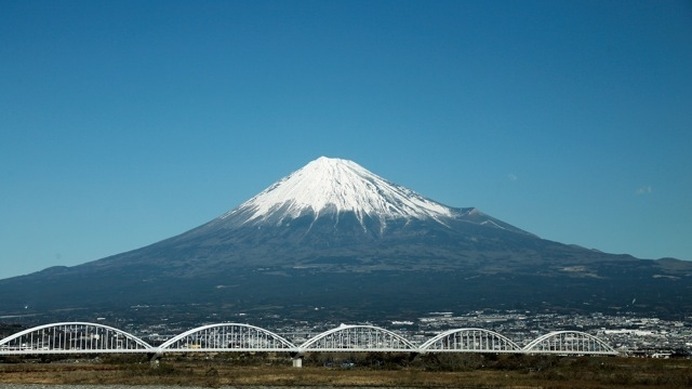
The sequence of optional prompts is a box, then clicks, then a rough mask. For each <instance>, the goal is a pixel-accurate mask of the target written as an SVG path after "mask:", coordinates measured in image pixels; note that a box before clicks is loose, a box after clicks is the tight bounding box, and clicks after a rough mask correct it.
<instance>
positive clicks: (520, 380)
mask: <svg viewBox="0 0 692 389" xmlns="http://www.w3.org/2000/svg"><path fill="white" fill-rule="evenodd" d="M0 362H1V363H0V385H2V384H70V385H74V384H79V385H96V384H98V385H106V384H118V385H123V384H124V385H176V386H204V387H220V386H292V387H295V386H313V387H314V386H332V387H334V386H343V387H455V388H525V389H528V388H556V389H559V388H577V387H578V388H585V389H588V388H617V387H621V388H667V389H670V388H688V387H691V386H692V360H687V359H682V360H657V359H635V358H617V357H610V358H608V357H603V358H601V357H553V356H512V355H499V356H497V355H423V356H417V357H415V358H413V357H412V356H409V355H396V354H394V355H382V354H358V355H347V354H344V355H333V354H332V355H327V354H322V355H316V354H313V355H308V356H306V358H305V360H304V367H303V368H302V369H298V368H293V367H291V361H290V359H289V358H288V357H286V356H273V355H233V356H230V357H229V356H227V355H217V356H213V355H179V356H167V357H166V358H165V359H163V360H161V361H160V362H159V363H158V364H155V365H152V364H151V363H150V362H149V361H148V360H147V359H146V358H145V357H142V356H138V357H134V356H128V357H123V356H120V357H114V356H102V357H100V358H93V357H88V356H85V358H84V359H81V358H80V359H76V358H70V359H64V357H62V358H58V357H48V358H43V359H41V360H28V359H19V358H14V359H12V358H5V359H3V360H1V361H0Z"/></svg>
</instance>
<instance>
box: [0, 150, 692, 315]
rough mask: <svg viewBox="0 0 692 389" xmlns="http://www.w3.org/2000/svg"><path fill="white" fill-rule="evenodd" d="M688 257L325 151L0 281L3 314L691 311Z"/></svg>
mask: <svg viewBox="0 0 692 389" xmlns="http://www.w3.org/2000/svg"><path fill="white" fill-rule="evenodd" d="M691 265H692V264H690V263H688V262H682V261H675V260H667V261H647V260H639V259H636V258H633V257H631V256H627V255H610V254H606V253H602V252H599V251H595V250H587V249H584V248H580V247H575V246H570V245H565V244H561V243H558V242H552V241H548V240H544V239H540V238H539V237H537V236H535V235H533V234H530V233H528V232H526V231H523V230H521V229H519V228H516V227H514V226H511V225H509V224H507V223H504V222H502V221H501V220H498V219H496V218H493V217H491V216H489V215H486V214H484V213H482V212H480V211H479V210H477V209H475V208H453V207H448V206H446V205H443V204H440V203H438V202H435V201H433V200H430V199H427V198H425V197H423V196H421V195H419V194H417V193H415V192H413V191H411V190H409V189H406V188H404V187H401V186H399V185H396V184H393V183H391V182H389V181H387V180H385V179H383V178H381V177H379V176H377V175H375V174H373V173H371V172H369V171H368V170H366V169H364V168H363V167H361V166H360V165H358V164H356V163H354V162H351V161H346V160H341V159H332V158H325V157H321V158H319V159H317V160H315V161H312V162H310V163H308V164H307V165H306V166H305V167H303V168H302V169H299V170H297V171H296V172H294V173H292V174H291V175H289V176H287V177H285V178H283V179H282V180H280V181H278V182H277V183H275V184H273V185H271V186H270V187H268V188H267V189H265V190H264V191H262V192H260V193H259V194H258V195H256V196H254V197H253V198H251V199H250V200H248V201H246V202H245V203H243V204H241V205H240V206H239V207H237V208H235V209H233V210H231V211H229V212H227V213H225V214H223V215H221V216H220V217H218V218H216V219H214V220H212V221H210V222H209V223H206V224H204V225H202V226H200V227H197V228H195V229H193V230H190V231H188V232H185V233H183V234H181V235H178V236H175V237H172V238H170V239H166V240H164V241H161V242H158V243H155V244H152V245H150V246H147V247H143V248H140V249H137V250H133V251H130V252H126V253H123V254H119V255H115V256H112V257H108V258H104V259H101V260H97V261H93V262H89V263H85V264H83V265H79V266H74V267H71V268H66V267H58V268H51V269H47V270H44V271H42V272H38V273H34V274H30V275H27V276H23V277H16V278H12V279H7V280H2V281H0V313H7V314H12V313H16V312H27V311H31V312H44V311H46V310H51V309H58V308H78V307H79V308H85V307H88V308H89V309H88V311H90V312H91V311H97V310H103V309H115V307H120V309H126V308H127V307H130V306H133V305H152V304H153V305H155V304H160V305H165V306H169V307H170V306H172V305H176V306H188V307H189V306H190V305H191V304H192V305H193V306H195V307H197V308H195V309H197V310H198V309H200V308H199V307H200V304H202V305H209V306H211V307H214V309H216V310H229V311H237V310H247V309H252V308H256V307H258V306H269V305H271V306H279V307H284V308H285V309H287V310H289V311H300V309H297V308H296V307H303V308H305V307H315V306H316V307H321V306H329V307H332V309H336V310H338V311H339V312H340V314H342V315H347V312H351V314H352V315H355V317H356V318H357V319H360V320H367V319H368V318H367V317H366V316H367V312H363V310H366V311H367V310H376V311H377V312H410V313H412V314H415V313H423V312H427V311H430V310H454V309H478V308H484V307H498V308H499V307H502V308H522V309H526V308H530V309H537V308H541V309H548V308H550V309H579V310H583V309H587V310H622V309H628V310H642V311H647V312H658V313H661V312H663V313H665V314H688V313H690V312H692V282H690V281H692V266H691ZM634 299H636V301H637V305H636V306H632V305H631V303H630V302H631V301H633V300H634ZM25 307H28V308H27V309H25ZM286 307H292V308H290V309H289V308H286ZM359 315H360V316H359Z"/></svg>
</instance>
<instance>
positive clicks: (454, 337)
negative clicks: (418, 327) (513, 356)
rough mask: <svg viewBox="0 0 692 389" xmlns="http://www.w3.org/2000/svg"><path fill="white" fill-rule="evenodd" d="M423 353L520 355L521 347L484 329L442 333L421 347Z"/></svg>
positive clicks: (455, 330) (456, 330)
mask: <svg viewBox="0 0 692 389" xmlns="http://www.w3.org/2000/svg"><path fill="white" fill-rule="evenodd" d="M420 350H421V352H472V353H518V352H521V347H519V346H518V345H517V344H516V343H514V342H513V341H511V340H510V339H509V338H507V337H506V336H504V335H501V334H498V333H497V332H494V331H490V330H484V329H482V328H458V329H452V330H448V331H445V332H442V333H440V334H439V335H437V336H435V337H434V338H431V339H429V340H428V341H427V342H425V343H423V344H422V345H421V346H420Z"/></svg>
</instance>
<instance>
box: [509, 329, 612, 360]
mask: <svg viewBox="0 0 692 389" xmlns="http://www.w3.org/2000/svg"><path fill="white" fill-rule="evenodd" d="M522 351H523V352H524V353H526V354H535V353H538V354H561V355H565V354H569V355H617V354H618V352H617V351H615V349H613V348H612V347H610V346H609V345H608V344H607V343H606V342H604V341H602V340H601V339H599V338H597V337H595V336H593V335H591V334H587V333H586V332H581V331H555V332H550V333H548V334H545V335H543V336H539V337H538V338H536V339H534V340H533V341H532V342H531V343H529V344H527V345H526V347H524V348H523V350H522Z"/></svg>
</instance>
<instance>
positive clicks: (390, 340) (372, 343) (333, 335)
mask: <svg viewBox="0 0 692 389" xmlns="http://www.w3.org/2000/svg"><path fill="white" fill-rule="evenodd" d="M298 349H299V351H300V352H307V351H325V352H344V351H378V352H402V351H407V352H408V351H410V352H417V351H418V348H417V347H416V346H414V345H413V344H412V343H411V342H409V341H408V340H406V339H405V338H404V337H402V336H401V335H398V334H395V333H394V332H392V331H389V330H385V329H384V328H380V327H376V326H372V325H346V324H342V325H340V326H339V327H336V328H333V329H331V330H329V331H325V332H323V333H321V334H318V335H316V336H314V337H313V338H310V339H308V340H307V341H306V342H305V343H303V344H302V345H300V346H299V347H298Z"/></svg>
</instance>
